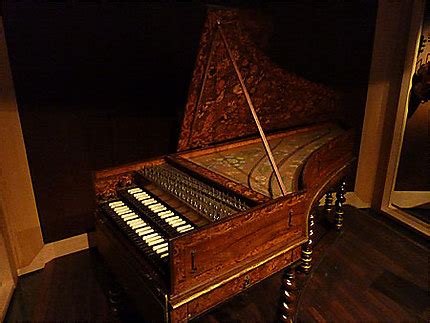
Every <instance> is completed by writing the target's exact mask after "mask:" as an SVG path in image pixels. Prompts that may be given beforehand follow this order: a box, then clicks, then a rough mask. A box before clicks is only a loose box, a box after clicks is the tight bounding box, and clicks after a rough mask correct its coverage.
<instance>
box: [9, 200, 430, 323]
mask: <svg viewBox="0 0 430 323" xmlns="http://www.w3.org/2000/svg"><path fill="white" fill-rule="evenodd" d="M326 232H327V233H326ZM321 234H324V235H323V238H322V239H321V240H320V241H319V242H318V244H317V246H316V248H315V253H314V259H315V268H314V269H313V270H312V272H311V274H310V279H309V280H308V281H307V282H306V283H305V286H304V290H303V292H302V293H301V296H300V299H299V311H298V316H297V319H298V321H299V322H315V321H318V322H324V321H332V322H345V321H357V322H359V321H360V322H363V321H385V322H404V321H409V322H425V321H428V320H429V316H430V315H429V314H430V306H429V304H430V301H429V296H428V283H429V280H428V256H427V255H428V244H427V243H426V242H424V241H422V240H421V239H420V238H418V237H417V236H415V235H413V234H411V233H410V232H408V231H406V230H405V229H403V228H401V227H399V226H398V225H395V224H393V223H392V222H391V221H388V220H383V219H381V218H377V217H376V216H371V215H369V214H367V213H366V212H364V211H359V210H356V209H353V208H350V207H348V208H346V216H345V224H344V231H343V232H342V233H336V232H335V231H334V230H330V231H326V227H325V226H321V225H318V226H317V235H319V236H321ZM299 278H300V277H299ZM280 282H281V273H277V274H275V275H273V276H271V277H270V278H268V279H266V280H264V281H262V282H261V283H260V284H258V285H256V286H253V287H251V288H249V289H247V290H246V291H245V292H243V293H241V294H240V295H238V296H236V297H234V298H233V299H231V300H229V301H228V302H226V303H224V304H222V305H221V306H218V307H216V308H215V309H213V310H211V311H210V312H208V313H206V314H204V315H203V316H201V317H199V318H197V319H195V320H194V321H195V322H273V321H274V319H275V317H276V314H277V306H278V302H279V287H280ZM112 283H113V279H112V278H111V276H110V274H109V272H108V271H107V270H106V268H105V267H104V266H103V263H102V262H101V259H100V258H99V257H98V255H97V254H96V253H94V252H93V251H83V252H80V253H76V254H73V255H69V256H66V257H63V258H59V259H56V260H54V261H52V262H51V263H49V264H48V265H47V267H46V268H45V269H44V270H43V271H39V272H37V273H34V274H30V275H26V276H23V277H21V278H20V280H19V283H18V287H17V290H16V291H15V294H14V296H13V299H12V303H11V305H10V307H9V311H8V314H7V316H6V322H17V321H35V320H39V321H41V320H44V321H76V320H80V321H99V322H101V321H123V322H126V321H130V320H131V319H134V320H141V321H142V318H140V317H139V316H137V314H136V313H135V312H134V310H133V309H132V308H130V307H127V306H126V305H127V301H125V302H123V303H122V305H121V306H120V307H121V308H122V309H123V310H122V311H121V315H119V316H116V314H114V313H113V312H111V310H110V307H111V305H110V304H109V302H108V300H107V293H106V289H109V288H110V286H111V284H112ZM103 291H105V292H103ZM110 296H111V298H112V295H110ZM113 298H115V297H113Z"/></svg>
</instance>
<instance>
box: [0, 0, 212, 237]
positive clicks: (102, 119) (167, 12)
mask: <svg viewBox="0 0 430 323" xmlns="http://www.w3.org/2000/svg"><path fill="white" fill-rule="evenodd" d="M204 13H205V10H204V8H203V7H202V6H200V5H162V4H127V5H120V4H82V3H76V4H72V5H70V4H69V5H65V4H61V3H60V4H58V3H57V4H53V3H50V4H40V3H35V2H33V3H31V2H28V3H25V4H16V3H12V2H9V3H6V4H5V6H4V10H3V14H4V17H5V28H6V37H7V45H8V50H9V57H10V61H11V67H12V72H13V78H14V82H15V88H16V94H17V100H18V107H19V112H20V118H21V123H22V128H23V133H24V139H25V144H26V149H27V154H28V159H29V164H30V171H31V176H32V180H33V186H34V190H35V195H36V201H37V207H38V211H39V216H40V220H41V226H42V230H43V236H44V239H45V241H46V242H51V241H55V240H59V239H63V238H65V237H68V236H73V235H75V234H79V233H82V232H85V231H87V230H89V229H91V228H92V226H93V218H92V216H91V213H92V211H93V200H94V198H93V193H92V184H91V181H92V172H93V171H94V170H96V169H101V168H105V167H111V166H115V165H120V164H123V163H127V162H132V161H136V160H139V159H144V158H148V157H150V156H154V155H159V154H165V153H168V152H172V151H174V150H175V146H176V139H175V138H176V137H177V131H178V124H179V120H180V114H181V111H182V110H181V109H182V107H183V106H184V104H185V100H186V94H187V90H188V82H189V79H190V78H191V73H192V70H193V66H194V59H195V55H196V52H197V46H198V40H199V36H200V28H201V25H202V23H203V19H204Z"/></svg>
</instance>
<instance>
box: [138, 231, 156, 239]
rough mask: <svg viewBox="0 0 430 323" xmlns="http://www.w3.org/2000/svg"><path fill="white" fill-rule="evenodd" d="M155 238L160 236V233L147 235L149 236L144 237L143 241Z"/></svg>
mask: <svg viewBox="0 0 430 323" xmlns="http://www.w3.org/2000/svg"><path fill="white" fill-rule="evenodd" d="M155 236H158V233H157V232H155V233H151V234H147V235H144V236H142V239H143V240H147V239H151V238H153V237H155Z"/></svg>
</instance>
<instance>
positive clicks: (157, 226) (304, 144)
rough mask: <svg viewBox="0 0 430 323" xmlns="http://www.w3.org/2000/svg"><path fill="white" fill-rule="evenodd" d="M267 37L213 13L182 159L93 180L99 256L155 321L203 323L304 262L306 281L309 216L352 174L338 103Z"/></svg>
mask: <svg viewBox="0 0 430 323" xmlns="http://www.w3.org/2000/svg"><path fill="white" fill-rule="evenodd" d="M266 26H267V24H266V23H265V22H264V20H263V19H261V17H257V16H252V13H251V12H248V11H239V10H236V9H209V10H208V16H207V20H206V23H205V25H204V27H203V33H202V35H201V40H200V48H199V52H198V56H197V62H196V65H195V70H194V73H193V77H192V81H191V85H190V90H189V96H188V101H187V104H186V107H185V113H184V118H183V123H182V127H181V132H180V138H179V144H178V150H177V153H176V154H173V155H168V156H162V157H159V158H155V159H152V160H148V161H143V162H138V163H135V164H132V165H126V166H121V167H117V168H113V169H108V170H103V171H99V172H97V173H96V174H95V192H96V197H97V201H98V208H97V212H96V217H97V221H96V237H97V248H98V250H99V251H100V253H101V254H102V256H103V257H104V259H105V260H106V262H107V263H108V265H109V266H110V268H111V269H112V271H113V272H114V273H115V274H116V276H117V278H118V280H119V282H120V283H121V284H122V285H123V287H124V289H125V291H126V293H127V294H128V295H129V297H130V299H131V300H132V301H133V302H134V304H135V306H136V307H137V308H138V309H139V310H141V312H142V313H143V316H144V317H145V318H146V319H148V320H149V321H151V320H153V321H162V320H165V321H174V322H176V321H185V320H188V319H190V318H194V317H196V316H198V315H200V314H201V313H203V312H205V311H207V310H208V309H209V308H211V307H213V306H215V305H217V304H220V303H221V302H223V301H225V300H226V299H228V298H230V297H232V296H234V295H236V294H238V293H240V292H241V291H242V290H244V289H245V288H247V287H249V286H252V285H254V284H256V283H258V282H259V281H261V280H262V279H264V278H266V277H268V276H269V275H272V274H273V273H275V272H277V271H279V270H281V269H283V268H285V267H287V266H289V265H291V264H292V263H294V262H296V261H298V260H300V258H301V261H302V268H304V270H305V271H306V270H308V269H309V267H310V259H311V256H310V254H311V243H310V239H309V225H310V224H311V223H310V222H311V221H310V220H309V217H310V214H311V211H312V209H313V208H314V206H315V205H316V204H317V202H318V201H319V199H320V198H321V197H322V196H323V195H324V194H326V193H327V192H329V191H332V189H333V188H334V187H335V186H337V185H339V183H340V182H342V178H343V177H344V176H345V175H346V174H347V173H348V172H349V171H350V169H351V168H352V164H353V160H354V157H353V147H352V146H353V138H352V131H349V130H345V129H344V128H342V127H341V126H340V125H339V124H338V123H336V122H335V121H334V120H333V117H334V116H336V115H337V109H338V100H337V97H336V94H335V93H334V92H333V91H332V90H330V89H328V88H327V87H325V86H322V85H319V84H315V83H312V82H310V81H308V80H305V79H303V78H300V77H298V76H296V75H294V74H291V73H288V72H286V71H285V70H283V69H281V68H280V67H278V66H277V65H276V64H274V63H273V62H272V61H271V60H270V59H269V58H268V57H266V56H265V54H264V52H263V51H262V49H261V43H263V42H264V37H265V27H266ZM257 41H258V42H257ZM257 43H258V45H257ZM250 105H252V108H254V109H255V112H256V115H257V117H258V120H257V121H259V122H260V124H261V128H262V129H263V131H264V132H265V133H266V134H267V143H268V145H269V146H270V149H269V150H270V153H271V155H272V157H273V160H274V161H275V164H276V166H277V168H278V169H279V174H280V175H281V176H280V178H281V181H282V182H283V186H284V190H285V191H284V192H283V191H282V190H281V189H280V185H279V183H278V182H277V178H276V174H275V172H274V171H273V167H272V166H273V165H272V164H271V163H270V159H269V158H268V154H267V151H266V150H265V149H264V146H263V144H262V137H261V136H260V135H259V132H258V128H257V126H256V123H255V120H254V118H253V116H252V114H251V112H250V111H251V110H250ZM265 139H266V138H265ZM341 188H343V187H342V185H341ZM338 200H339V201H338V202H337V204H336V207H337V210H336V212H337V217H336V225H337V227H338V228H340V226H341V224H342V217H341V215H342V210H341V207H342V203H343V201H344V198H343V196H342V192H340V193H339V194H338Z"/></svg>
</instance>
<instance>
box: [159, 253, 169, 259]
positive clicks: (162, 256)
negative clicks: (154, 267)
mask: <svg viewBox="0 0 430 323" xmlns="http://www.w3.org/2000/svg"><path fill="white" fill-rule="evenodd" d="M168 255H169V253H168V252H165V253H163V254H161V255H160V258H164V257H167V256H168Z"/></svg>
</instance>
